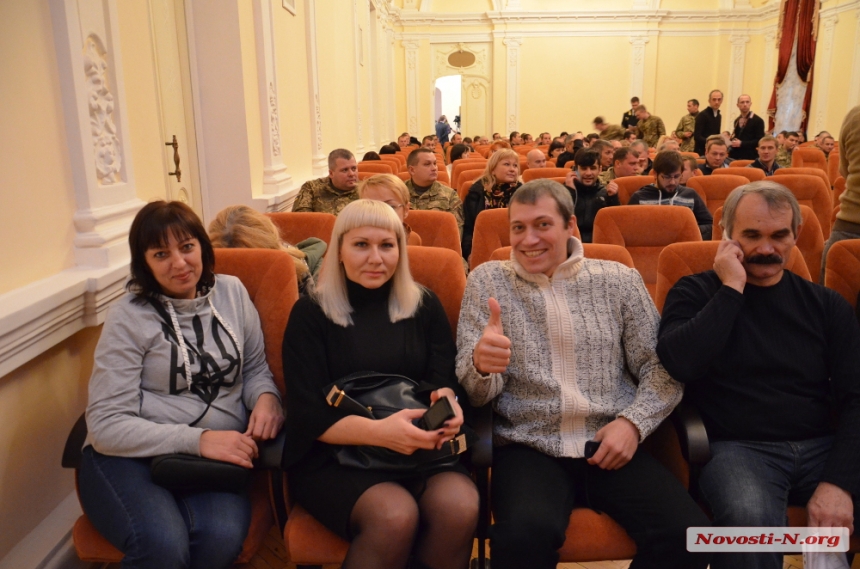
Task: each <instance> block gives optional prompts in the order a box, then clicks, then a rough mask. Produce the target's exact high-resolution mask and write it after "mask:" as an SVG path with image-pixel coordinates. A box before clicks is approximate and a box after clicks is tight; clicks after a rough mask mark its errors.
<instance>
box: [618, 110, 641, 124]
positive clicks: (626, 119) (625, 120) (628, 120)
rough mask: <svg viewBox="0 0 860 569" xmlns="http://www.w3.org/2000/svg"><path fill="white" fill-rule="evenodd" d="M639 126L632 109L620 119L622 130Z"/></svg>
mask: <svg viewBox="0 0 860 569" xmlns="http://www.w3.org/2000/svg"><path fill="white" fill-rule="evenodd" d="M638 124H639V119H638V118H637V117H636V112H635V111H634V110H633V109H630V110H629V111H627V112H626V113H624V116H623V117H621V126H623V127H624V128H628V127H631V126H632V127H635V126H636V125H638Z"/></svg>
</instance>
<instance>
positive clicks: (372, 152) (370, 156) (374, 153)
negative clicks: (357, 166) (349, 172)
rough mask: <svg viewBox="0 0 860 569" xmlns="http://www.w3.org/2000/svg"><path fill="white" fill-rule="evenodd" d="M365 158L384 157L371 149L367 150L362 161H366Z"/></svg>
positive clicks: (376, 158) (378, 158) (377, 158)
mask: <svg viewBox="0 0 860 569" xmlns="http://www.w3.org/2000/svg"><path fill="white" fill-rule="evenodd" d="M365 160H382V159H381V158H380V157H379V154H377V153H376V152H374V151H372V150H371V151H370V152H365V153H364V156H362V157H361V161H362V162H364V161H365Z"/></svg>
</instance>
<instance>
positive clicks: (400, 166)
mask: <svg viewBox="0 0 860 569" xmlns="http://www.w3.org/2000/svg"><path fill="white" fill-rule="evenodd" d="M400 158H401V157H397V156H395V155H394V154H383V155H382V156H380V157H379V161H380V162H382V163H383V164H388V165H389V166H391V168H392V169H393V170H394V172H395V173H396V172H405V171H406V162H405V161H404V162H401V160H400Z"/></svg>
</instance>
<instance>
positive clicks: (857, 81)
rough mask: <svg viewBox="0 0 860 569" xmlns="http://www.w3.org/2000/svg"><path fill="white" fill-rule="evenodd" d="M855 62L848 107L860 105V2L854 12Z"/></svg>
mask: <svg viewBox="0 0 860 569" xmlns="http://www.w3.org/2000/svg"><path fill="white" fill-rule="evenodd" d="M854 17H855V18H856V20H857V24H856V26H855V27H854V64H853V65H852V66H851V87H850V88H849V89H848V108H849V109H850V108H853V107H854V105H860V2H858V7H857V10H856V11H855V12H854Z"/></svg>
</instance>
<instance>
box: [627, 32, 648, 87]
mask: <svg viewBox="0 0 860 569" xmlns="http://www.w3.org/2000/svg"><path fill="white" fill-rule="evenodd" d="M648 41H649V40H648V36H645V35H639V36H631V37H630V45H631V46H632V49H631V52H630V57H631V66H630V96H631V97H642V96H643V93H642V91H643V90H644V89H645V44H647V43H648Z"/></svg>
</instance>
